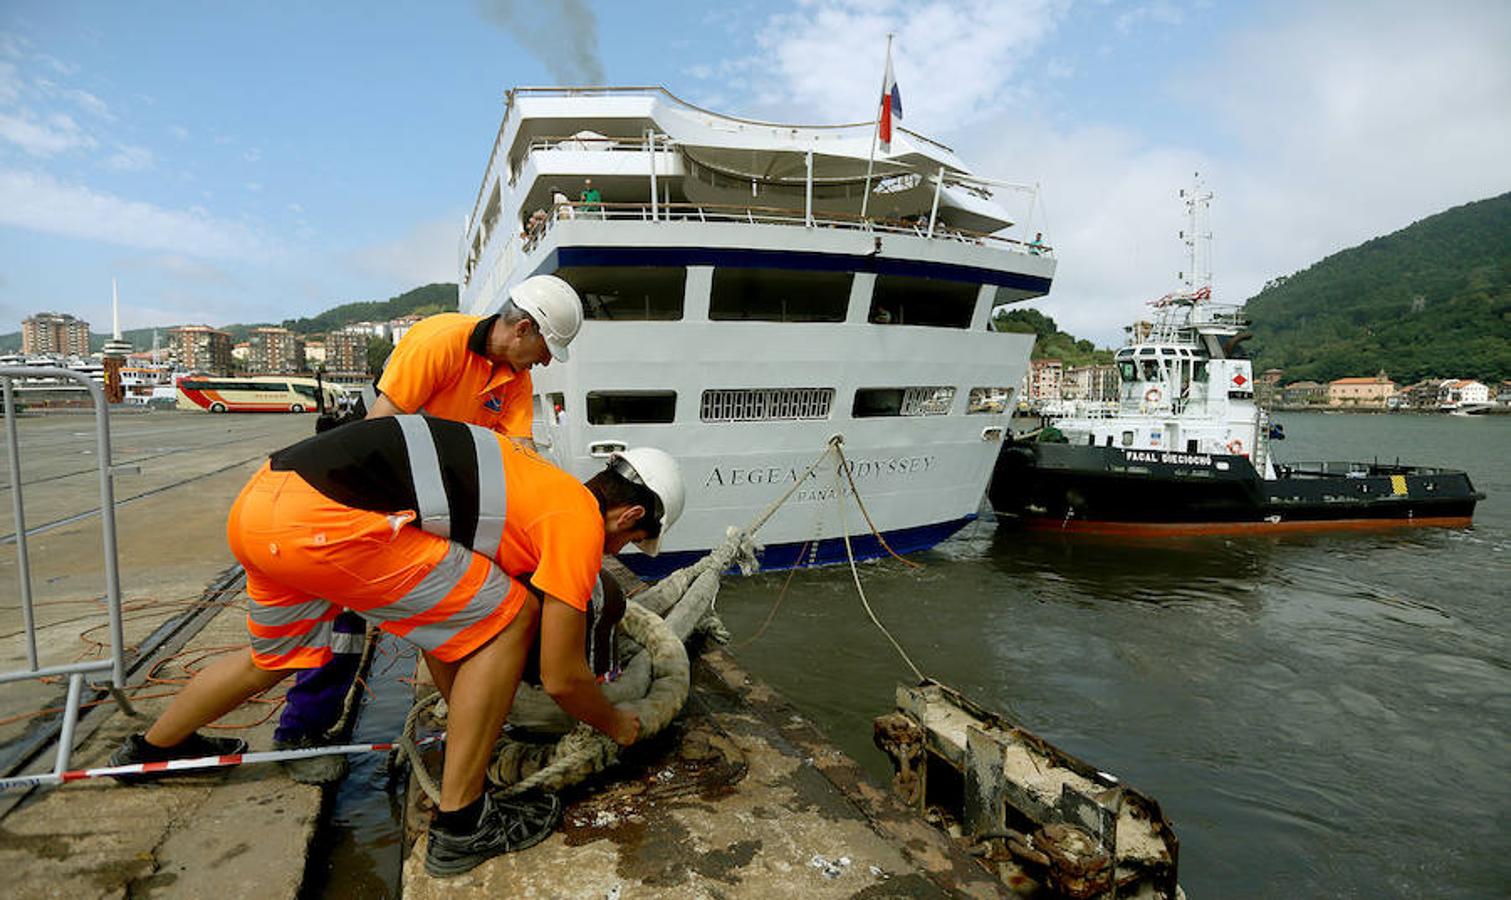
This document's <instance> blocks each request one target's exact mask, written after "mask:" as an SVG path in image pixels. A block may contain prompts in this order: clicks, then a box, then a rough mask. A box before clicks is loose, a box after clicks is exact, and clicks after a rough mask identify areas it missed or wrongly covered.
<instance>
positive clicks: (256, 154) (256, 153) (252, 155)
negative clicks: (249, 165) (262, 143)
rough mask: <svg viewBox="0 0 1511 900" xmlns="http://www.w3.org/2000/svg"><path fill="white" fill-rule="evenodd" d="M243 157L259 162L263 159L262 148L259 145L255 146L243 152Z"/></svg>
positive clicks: (248, 160) (249, 160)
mask: <svg viewBox="0 0 1511 900" xmlns="http://www.w3.org/2000/svg"><path fill="white" fill-rule="evenodd" d="M241 158H242V159H244V160H246V161H247V162H257V161H258V160H259V159H262V150H261V149H259V148H257V147H253V148H252V149H250V150H248V151H247V152H245V153H243V154H242V155H241Z"/></svg>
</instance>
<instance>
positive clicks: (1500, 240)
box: [1248, 193, 1511, 384]
mask: <svg viewBox="0 0 1511 900" xmlns="http://www.w3.org/2000/svg"><path fill="white" fill-rule="evenodd" d="M1248 313H1249V316H1250V318H1251V319H1252V320H1253V323H1254V334H1255V338H1254V341H1253V343H1252V344H1250V345H1249V347H1250V352H1251V353H1252V354H1253V355H1254V358H1255V365H1256V366H1257V367H1260V368H1282V369H1284V370H1285V376H1284V377H1285V381H1287V382H1290V381H1296V380H1301V379H1312V380H1316V381H1326V380H1330V379H1333V378H1341V377H1344V376H1347V375H1373V374H1374V373H1376V372H1378V371H1380V370H1381V369H1383V370H1385V372H1386V373H1387V374H1388V375H1389V376H1390V377H1391V379H1392V380H1394V381H1396V382H1397V383H1399V384H1409V383H1411V382H1414V381H1418V380H1420V379H1423V378H1430V377H1443V378H1446V377H1460V378H1478V379H1480V380H1481V381H1486V382H1487V383H1490V382H1495V381H1499V380H1501V379H1507V378H1511V193H1507V194H1502V195H1501V196H1499V197H1493V198H1491V199H1488V200H1481V201H1478V202H1476V203H1469V204H1466V205H1464V206H1459V207H1455V208H1453V209H1450V210H1448V211H1446V212H1442V213H1439V214H1437V215H1435V216H1430V217H1428V218H1426V219H1423V220H1421V221H1420V222H1417V223H1415V224H1413V225H1410V226H1408V227H1406V228H1403V229H1401V230H1400V231H1397V232H1395V233H1393V234H1389V235H1386V236H1384V237H1378V238H1375V239H1374V240H1371V241H1367V242H1365V243H1363V244H1361V245H1359V246H1357V247H1353V248H1351V249H1348V250H1344V251H1341V252H1339V253H1335V254H1333V255H1332V256H1329V257H1327V258H1326V259H1323V260H1321V261H1320V262H1317V263H1315V264H1313V265H1312V266H1310V267H1309V268H1307V269H1304V270H1302V271H1300V272H1297V273H1295V274H1294V275H1290V276H1287V277H1281V278H1276V279H1275V280H1274V281H1272V282H1270V283H1269V284H1267V285H1265V287H1264V289H1263V290H1262V291H1260V292H1259V294H1258V295H1256V296H1254V297H1252V298H1250V300H1249V301H1248Z"/></svg>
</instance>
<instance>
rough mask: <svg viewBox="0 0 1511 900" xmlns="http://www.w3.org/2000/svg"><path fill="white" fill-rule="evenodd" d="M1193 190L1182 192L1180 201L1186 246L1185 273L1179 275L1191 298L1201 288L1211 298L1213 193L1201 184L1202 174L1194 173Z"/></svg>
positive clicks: (1182, 190)
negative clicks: (1204, 289)
mask: <svg viewBox="0 0 1511 900" xmlns="http://www.w3.org/2000/svg"><path fill="white" fill-rule="evenodd" d="M1191 177H1192V186H1191V188H1190V189H1189V190H1187V189H1185V188H1182V189H1181V192H1180V196H1181V199H1182V200H1184V201H1185V203H1186V230H1185V231H1182V232H1180V239H1181V241H1182V242H1184V243H1185V245H1186V258H1187V262H1186V271H1184V272H1181V273H1179V276H1178V277H1179V279H1180V281H1181V283H1182V284H1184V285H1185V286H1186V293H1187V294H1188V295H1193V296H1194V295H1195V294H1196V292H1197V291H1198V290H1199V289H1201V288H1207V295H1208V296H1209V297H1210V296H1211V288H1212V227H1211V218H1210V212H1209V211H1210V208H1211V205H1212V192H1211V191H1209V190H1207V189H1206V186H1205V185H1203V184H1202V180H1201V173H1200V172H1195V173H1192V176H1191Z"/></svg>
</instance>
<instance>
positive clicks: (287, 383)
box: [178, 375, 343, 413]
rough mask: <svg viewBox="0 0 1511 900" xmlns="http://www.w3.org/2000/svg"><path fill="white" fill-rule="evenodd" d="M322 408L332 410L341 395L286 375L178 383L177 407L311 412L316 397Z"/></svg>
mask: <svg viewBox="0 0 1511 900" xmlns="http://www.w3.org/2000/svg"><path fill="white" fill-rule="evenodd" d="M322 392H323V393H324V394H325V408H326V409H327V410H335V408H336V400H337V398H338V397H340V396H341V394H342V393H343V392H342V391H341V389H340V388H338V387H336V386H334V385H330V384H324V385H322V384H320V383H318V382H316V381H315V379H313V378H298V377H293V376H289V375H254V376H251V377H247V378H235V377H223V376H216V375H186V376H184V377H183V378H180V379H179V380H178V408H179V409H203V410H206V411H208V412H212V413H223V412H293V413H301V412H314V411H316V410H317V409H319V407H320V404H319V399H318V398H319V396H320V394H321V393H322Z"/></svg>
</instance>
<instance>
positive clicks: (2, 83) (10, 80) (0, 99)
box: [0, 62, 21, 105]
mask: <svg viewBox="0 0 1511 900" xmlns="http://www.w3.org/2000/svg"><path fill="white" fill-rule="evenodd" d="M20 100H21V73H20V72H18V71H17V70H16V67H15V66H14V65H12V64H10V63H8V62H0V103H4V104H6V105H10V104H12V103H17V102H19V101H20Z"/></svg>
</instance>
